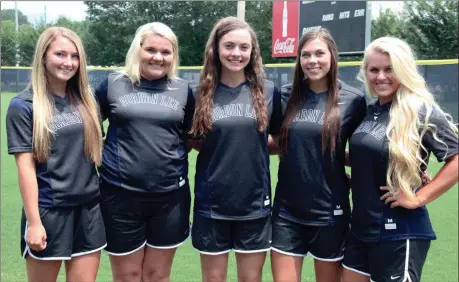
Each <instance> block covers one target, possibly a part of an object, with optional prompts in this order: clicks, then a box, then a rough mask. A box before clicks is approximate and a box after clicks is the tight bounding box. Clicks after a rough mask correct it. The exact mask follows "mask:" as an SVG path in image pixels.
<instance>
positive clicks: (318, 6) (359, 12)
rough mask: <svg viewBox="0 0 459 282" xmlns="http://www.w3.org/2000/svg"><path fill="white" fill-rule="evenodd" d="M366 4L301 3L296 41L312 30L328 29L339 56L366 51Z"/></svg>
mask: <svg viewBox="0 0 459 282" xmlns="http://www.w3.org/2000/svg"><path fill="white" fill-rule="evenodd" d="M366 13H367V2H366V1H333V2H330V1H300V11H299V14H300V18H299V38H301V36H302V35H303V34H304V33H306V32H308V31H311V30H313V29H317V28H319V27H325V28H327V29H328V30H329V31H330V33H331V34H332V36H333V38H334V39H335V42H336V44H337V45H338V51H339V53H347V52H363V50H365V28H366V26H365V23H366V16H367V15H366Z"/></svg>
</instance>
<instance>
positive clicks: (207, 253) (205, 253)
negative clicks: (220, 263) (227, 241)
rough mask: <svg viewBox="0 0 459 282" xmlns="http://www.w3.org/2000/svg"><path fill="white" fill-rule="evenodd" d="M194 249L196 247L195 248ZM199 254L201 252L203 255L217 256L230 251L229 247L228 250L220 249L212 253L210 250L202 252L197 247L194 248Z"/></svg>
mask: <svg viewBox="0 0 459 282" xmlns="http://www.w3.org/2000/svg"><path fill="white" fill-rule="evenodd" d="M195 249H196V248H195ZM196 250H197V251H198V252H199V253H200V254H203V255H209V256H218V255H223V254H227V253H229V252H230V251H231V249H229V250H226V251H222V252H216V253H212V252H204V251H200V250H198V249H196Z"/></svg>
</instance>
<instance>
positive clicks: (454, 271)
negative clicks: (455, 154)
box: [1, 93, 458, 282]
mask: <svg viewBox="0 0 459 282" xmlns="http://www.w3.org/2000/svg"><path fill="white" fill-rule="evenodd" d="M13 96H14V94H12V93H2V94H1V130H2V131H1V137H2V138H1V146H2V148H1V158H2V159H1V188H2V189H1V281H26V272H25V262H24V260H23V259H22V258H21V254H20V248H19V239H20V217H21V215H20V211H21V207H22V204H21V198H20V194H19V188H18V184H17V170H16V166H15V163H14V158H13V156H9V155H8V154H7V140H6V132H5V115H6V110H7V108H8V104H9V101H10V99H11V98H12V97H13ZM195 161H196V152H195V151H192V153H191V154H190V175H189V178H190V182H191V187H194V183H193V182H194V177H193V176H194V171H195ZM277 168H278V161H277V157H271V172H272V187H273V188H274V187H275V183H276V182H277ZM439 168H440V164H438V163H437V162H436V161H435V160H433V159H432V161H431V164H430V166H429V172H430V173H431V174H432V175H435V173H436V172H437V171H438V169H439ZM429 212H430V216H431V219H432V222H433V225H434V229H435V231H436V233H437V236H438V240H436V241H433V243H432V245H431V249H430V252H429V255H428V257H427V261H426V264H425V266H424V271H423V279H422V281H427V282H430V281H431V282H437V281H458V190H457V184H456V186H455V187H454V188H453V189H451V190H450V191H449V192H448V193H447V194H445V195H443V197H441V198H440V199H438V200H436V201H435V202H433V203H431V204H430V205H429ZM235 265H236V264H235V259H234V254H231V255H230V263H229V267H228V280H229V281H236V280H237V279H236V267H235ZM62 269H63V268H62ZM62 269H61V273H60V276H59V281H65V277H64V275H63V274H64V271H63V270H62ZM200 273H201V271H200V263H199V255H198V253H197V252H196V251H195V250H194V249H193V248H192V246H191V242H190V240H188V241H187V242H186V243H185V244H184V245H182V246H181V247H180V248H179V249H178V251H177V254H176V257H175V260H174V264H173V267H172V279H171V280H172V281H200V280H201V274H200ZM302 280H303V281H313V280H314V273H313V261H312V259H311V258H310V257H307V258H306V259H305V262H304V266H303V277H302ZM97 281H111V270H110V264H109V260H108V256H107V254H105V253H104V252H103V253H102V260H101V264H100V268H99V273H98V276H97ZM263 281H272V276H271V267H270V261H269V256H268V259H267V261H266V264H265V266H264V269H263Z"/></svg>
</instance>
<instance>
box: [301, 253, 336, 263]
mask: <svg viewBox="0 0 459 282" xmlns="http://www.w3.org/2000/svg"><path fill="white" fill-rule="evenodd" d="M308 255H309V256H311V257H313V258H314V259H316V260H320V261H328V262H334V261H339V260H342V259H343V258H344V255H342V256H340V257H338V258H332V259H324V258H319V257H316V256H315V255H313V254H312V253H311V252H308Z"/></svg>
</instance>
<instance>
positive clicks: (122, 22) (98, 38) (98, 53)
mask: <svg viewBox="0 0 459 282" xmlns="http://www.w3.org/2000/svg"><path fill="white" fill-rule="evenodd" d="M84 3H85V4H86V5H87V6H88V8H87V20H88V21H89V23H88V33H87V34H86V37H85V47H86V48H85V49H86V53H87V54H88V64H90V65H99V66H119V65H122V64H123V63H124V57H125V55H126V52H127V50H128V48H129V43H130V41H131V40H132V38H133V36H134V33H135V30H136V29H135V28H134V27H133V24H132V22H135V21H137V17H138V15H135V14H133V13H132V9H131V7H132V5H133V3H134V2H121V1H120V2H93V1H85V2H84Z"/></svg>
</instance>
